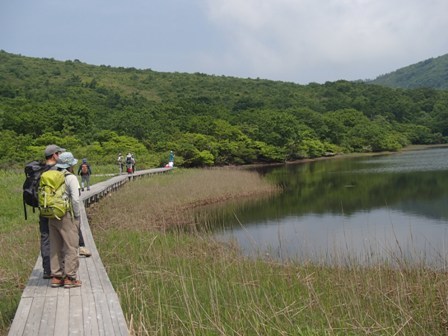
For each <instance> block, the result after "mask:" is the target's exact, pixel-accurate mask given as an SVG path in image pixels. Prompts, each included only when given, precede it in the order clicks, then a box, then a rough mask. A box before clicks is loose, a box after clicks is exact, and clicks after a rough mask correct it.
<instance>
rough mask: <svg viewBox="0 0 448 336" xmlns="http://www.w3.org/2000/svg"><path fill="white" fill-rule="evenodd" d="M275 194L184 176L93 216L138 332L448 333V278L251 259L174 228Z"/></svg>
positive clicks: (154, 183)
mask: <svg viewBox="0 0 448 336" xmlns="http://www.w3.org/2000/svg"><path fill="white" fill-rule="evenodd" d="M260 188H261V189H260ZM269 191H270V186H269V185H267V184H266V183H265V182H261V181H260V180H259V179H258V177H257V176H256V175H252V174H250V173H248V172H245V171H232V170H201V171H198V170H192V171H176V172H175V173H173V174H170V175H165V176H158V177H155V178H151V179H145V180H142V181H141V182H139V183H138V184H133V185H128V186H125V187H124V188H123V189H122V190H120V192H118V193H115V194H113V195H112V196H111V197H108V198H107V199H105V200H104V201H102V202H101V203H100V204H99V205H97V206H96V207H94V208H92V209H90V210H89V213H90V216H91V225H92V229H93V231H94V235H95V239H96V242H97V245H98V248H99V250H100V254H101V256H102V259H103V261H104V263H105V265H106V267H107V269H108V273H109V276H110V278H111V280H112V282H113V284H114V286H115V288H116V290H117V292H118V294H119V296H120V300H121V303H122V306H123V309H124V312H125V314H126V316H127V318H128V320H129V321H130V323H131V325H132V328H133V330H134V331H135V333H136V334H138V335H147V334H149V335H153V334H157V335H446V333H447V331H448V329H447V327H448V323H447V316H448V302H447V298H448V275H447V274H446V273H440V272H435V271H432V270H430V269H426V268H424V267H418V268H413V267H412V266H409V265H408V266H402V267H401V268H397V269H390V268H388V267H387V265H378V266H375V267H370V268H366V267H362V266H359V265H355V264H353V265H351V266H347V267H329V266H320V265H313V264H300V263H297V264H288V265H280V264H276V263H271V262H266V261H261V260H249V259H246V258H243V257H242V256H241V255H240V254H239V253H238V250H237V249H236V248H235V247H232V246H225V245H223V244H219V243H217V242H215V241H214V240H213V239H212V237H210V236H209V235H208V234H207V233H206V232H199V231H196V230H191V231H192V232H190V233H185V232H184V231H183V230H167V229H169V228H175V227H185V226H187V227H195V225H196V224H200V223H198V222H197V221H198V217H197V216H196V215H195V210H197V209H200V208H202V206H204V205H208V204H211V203H219V202H221V201H224V200H231V199H240V198H239V196H240V195H244V196H248V197H249V196H253V195H256V194H266V193H268V192H269ZM242 199H244V197H243V198H242ZM242 199H240V200H242ZM200 220H201V221H203V223H202V224H204V225H205V224H206V219H204V218H203V217H202V219H200ZM403 264H404V263H403Z"/></svg>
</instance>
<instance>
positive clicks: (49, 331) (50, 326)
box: [38, 290, 58, 336]
mask: <svg viewBox="0 0 448 336" xmlns="http://www.w3.org/2000/svg"><path fill="white" fill-rule="evenodd" d="M56 292H57V290H54V291H53V293H56ZM57 300H58V299H57V296H47V297H46V298H45V303H44V307H43V311H42V318H41V323H40V327H39V332H38V335H41V336H47V335H55V329H54V327H55V323H56V306H57Z"/></svg>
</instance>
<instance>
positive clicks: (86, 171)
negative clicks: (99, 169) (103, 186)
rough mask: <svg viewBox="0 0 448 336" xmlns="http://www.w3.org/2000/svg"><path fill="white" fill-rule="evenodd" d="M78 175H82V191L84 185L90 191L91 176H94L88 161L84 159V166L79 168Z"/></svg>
mask: <svg viewBox="0 0 448 336" xmlns="http://www.w3.org/2000/svg"><path fill="white" fill-rule="evenodd" d="M78 175H81V191H84V185H85V186H86V187H87V190H90V175H92V170H91V169H90V165H89V164H88V163H87V159H82V164H81V165H80V166H79V168H78Z"/></svg>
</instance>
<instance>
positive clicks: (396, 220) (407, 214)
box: [209, 148, 448, 267]
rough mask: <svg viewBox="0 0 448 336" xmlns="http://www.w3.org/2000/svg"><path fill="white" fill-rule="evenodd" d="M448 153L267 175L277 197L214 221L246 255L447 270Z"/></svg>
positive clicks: (332, 163) (219, 214)
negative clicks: (401, 263)
mask: <svg viewBox="0 0 448 336" xmlns="http://www.w3.org/2000/svg"><path fill="white" fill-rule="evenodd" d="M447 154H448V148H438V149H430V150H425V151H414V152H405V153H400V154H394V155H387V156H377V157H361V158H351V159H335V160H327V161H316V162H312V163H306V164H299V165H287V166H282V167H276V168H272V167H271V168H263V169H261V170H260V173H261V174H263V175H264V176H265V178H267V179H269V180H272V181H274V182H275V183H278V184H279V185H281V186H282V187H283V188H284V190H285V192H284V193H282V194H281V195H279V196H276V197H273V198H270V199H265V200H260V201H256V202H250V203H246V204H243V205H241V204H240V205H230V206H228V207H227V208H225V209H220V210H219V211H215V212H214V213H213V218H212V219H209V221H212V222H213V223H215V227H217V231H216V236H217V237H218V238H219V239H223V240H232V239H233V240H235V241H236V242H237V243H238V244H239V245H240V246H241V249H242V250H243V252H244V253H246V254H247V255H258V256H259V255H262V256H269V257H272V258H280V259H282V260H285V259H301V260H302V259H311V260H314V261H320V262H331V263H336V262H351V261H353V260H356V261H359V262H362V263H366V262H377V261H383V260H388V261H391V262H393V261H394V260H396V259H397V258H398V257H400V260H412V261H413V262H416V261H422V262H425V263H427V264H434V265H437V266H442V267H444V264H445V259H446V258H445V256H446V246H447V243H448V240H447V229H448V207H447V205H448V203H447V201H448V170H447V167H448V155H447Z"/></svg>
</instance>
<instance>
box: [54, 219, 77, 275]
mask: <svg viewBox="0 0 448 336" xmlns="http://www.w3.org/2000/svg"><path fill="white" fill-rule="evenodd" d="M49 227H50V265H51V274H52V275H53V276H56V277H64V276H68V277H71V278H76V273H77V272H78V268H79V259H78V247H79V219H75V218H72V215H71V214H70V213H67V214H66V215H65V216H64V217H62V219H61V220H58V219H50V220H49Z"/></svg>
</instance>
